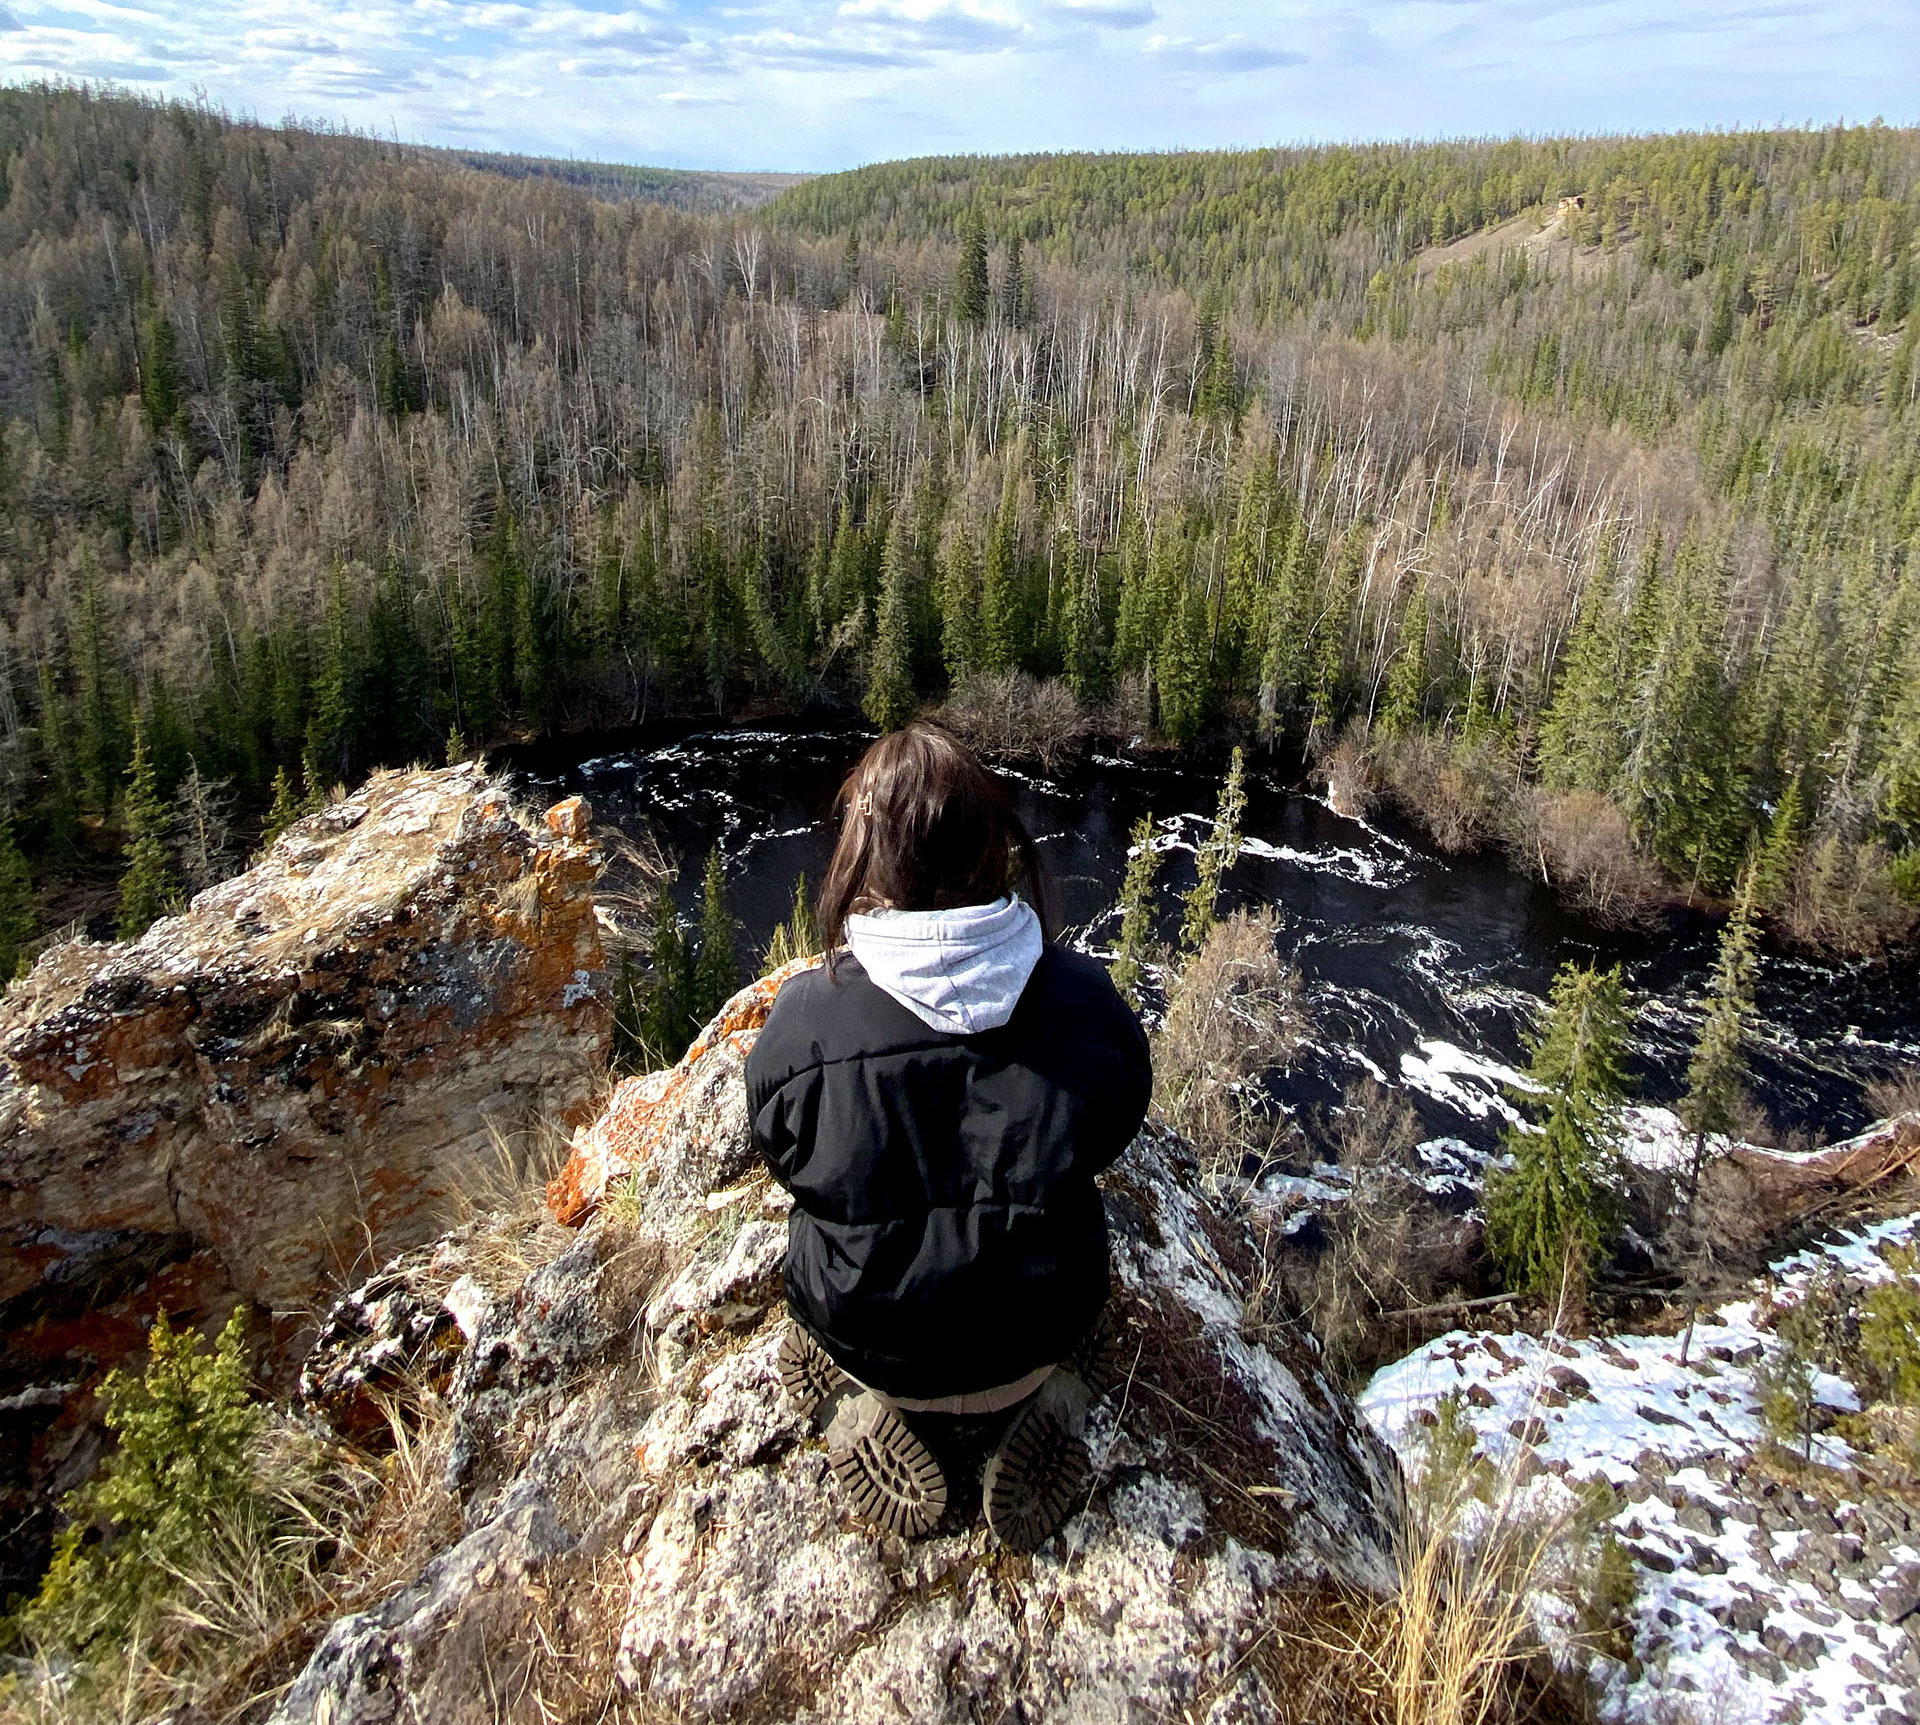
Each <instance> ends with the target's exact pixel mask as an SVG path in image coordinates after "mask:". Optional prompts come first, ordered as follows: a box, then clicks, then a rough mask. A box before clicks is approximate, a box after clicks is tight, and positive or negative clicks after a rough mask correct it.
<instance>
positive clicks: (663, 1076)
mask: <svg viewBox="0 0 1920 1725" xmlns="http://www.w3.org/2000/svg"><path fill="white" fill-rule="evenodd" d="M819 962H820V960H819V959H818V958H802V959H796V960H795V961H794V962H793V963H791V964H788V965H783V966H782V967H781V968H780V969H779V970H776V971H774V972H773V973H772V974H771V975H770V976H763V977H761V978H760V979H759V980H758V981H757V982H751V983H749V984H748V985H747V986H746V987H745V988H743V989H741V990H740V992H739V993H738V994H736V995H734V996H733V998H732V999H730V1000H729V1001H728V1002H727V1004H726V1005H725V1006H723V1007H721V1009H720V1010H719V1012H718V1013H717V1014H716V1015H715V1016H714V1019H713V1022H712V1023H710V1024H709V1025H708V1026H707V1027H706V1029H704V1030H703V1031H701V1033H700V1035H699V1036H698V1037H697V1038H696V1039H695V1041H694V1043H693V1046H692V1047H691V1048H689V1049H688V1050H687V1052H686V1053H685V1054H684V1055H682V1056H681V1058H680V1060H679V1062H678V1064H676V1065H674V1066H670V1067H668V1068H666V1069H665V1070H664V1071H661V1072H648V1073H645V1074H643V1075H641V1076H639V1077H636V1078H628V1079H624V1080H622V1081H621V1083H620V1084H619V1085H618V1086H616V1087H615V1089H614V1092H613V1095H612V1096H611V1097H610V1098H609V1099H608V1101H607V1106H606V1108H605V1110H604V1111H603V1112H602V1113H601V1115H600V1118H599V1119H597V1120H596V1121H594V1122H593V1124H592V1125H590V1126H587V1127H583V1128H582V1129H581V1130H580V1131H579V1132H577V1133H575V1134H574V1141H573V1154H572V1155H571V1156H569V1157H568V1158H567V1164H566V1166H565V1167H564V1168H562V1169H561V1170H560V1172H559V1173H558V1174H557V1175H556V1176H555V1177H554V1178H553V1180H552V1181H551V1182H549V1184H548V1186H547V1208H548V1209H550V1210H551V1211H552V1212H553V1215H554V1219H555V1220H556V1221H558V1222H560V1223H562V1224H563V1225H565V1226H566V1227H569V1228H577V1227H578V1226H579V1225H580V1224H581V1223H582V1222H584V1221H586V1219H587V1218H588V1217H589V1216H591V1215H592V1214H593V1212H594V1210H595V1208H596V1207H597V1206H598V1205H599V1203H600V1201H601V1199H603V1198H604V1197H605V1196H606V1194H607V1188H608V1187H609V1186H611V1185H612V1184H613V1182H614V1181H616V1180H621V1179H625V1178H626V1177H627V1176H629V1175H631V1174H634V1173H636V1172H644V1171H645V1169H646V1168H647V1165H648V1163H649V1162H650V1161H651V1160H652V1158H653V1155H654V1151H655V1148H656V1146H657V1145H658V1143H659V1142H660V1140H661V1135H662V1134H663V1133H666V1132H672V1133H674V1134H676V1135H677V1136H678V1137H684V1136H685V1135H686V1134H687V1133H688V1132H689V1131H690V1130H700V1129H702V1122H705V1123H706V1125H707V1126H709V1127H711V1126H713V1125H715V1124H717V1123H719V1122H721V1121H723V1120H725V1119H726V1118H727V1117H729V1116H730V1115H731V1114H732V1113H733V1112H734V1111H735V1109H734V1108H733V1107H730V1106H728V1103H729V1100H731V1101H732V1102H734V1103H737V1106H738V1107H739V1108H744V1107H745V1105H746V1097H745V1093H744V1089H743V1083H744V1080H743V1079H742V1078H741V1077H740V1069H742V1068H744V1066H745V1063H746V1058H747V1050H748V1049H750V1048H751V1047H752V1046H753V1044H754V1041H755V1039H756V1038H757V1037H758V1036H759V1034H760V1027H761V1026H762V1025H763V1024H765V1023H766V1021H767V1014H768V1013H769V1012H771V1011H772V1010H773V998H774V996H775V995H777V994H778V993H779V992H780V987H781V984H782V983H784V982H785V981H786V980H787V978H788V977H790V976H796V975H798V974H799V973H800V972H801V971H803V970H810V969H811V968H812V967H813V966H814V965H816V964H818V963H819ZM723 1049H724V1050H725V1051H726V1053H727V1054H728V1055H729V1056H731V1058H730V1059H728V1060H726V1061H724V1062H721V1063H715V1062H711V1061H707V1060H706V1059H705V1058H704V1057H705V1056H706V1055H707V1054H708V1053H710V1052H713V1051H716V1050H723ZM716 1064H717V1065H718V1069H719V1071H721V1072H724V1073H725V1074H727V1075H728V1077H730V1078H732V1079H735V1080H738V1081H737V1082H734V1083H733V1084H732V1088H733V1090H735V1091H738V1092H740V1094H739V1095H738V1096H737V1097H733V1098H731V1099H730V1098H729V1097H728V1096H726V1095H725V1094H716V1095H715V1097H714V1098H713V1100H714V1102H715V1104H716V1106H717V1112H716V1111H715V1110H708V1111H707V1112H706V1113H705V1114H702V1113H701V1111H699V1110H697V1109H690V1108H689V1107H688V1106H687V1102H688V1094H687V1093H688V1089H689V1087H690V1086H691V1085H692V1084H693V1083H694V1082H695V1081H696V1072H697V1073H698V1081H699V1082H700V1083H702V1084H703V1085H714V1086H715V1088H716V1091H720V1090H723V1089H724V1085H725V1082H726V1081H725V1080H724V1079H723V1080H722V1081H721V1082H720V1084H717V1085H716V1084H715V1079H716V1076H717V1074H716Z"/></svg>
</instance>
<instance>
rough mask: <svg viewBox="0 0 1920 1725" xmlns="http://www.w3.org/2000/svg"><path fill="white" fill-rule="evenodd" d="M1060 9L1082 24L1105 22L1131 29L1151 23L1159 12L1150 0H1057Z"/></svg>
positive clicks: (1117, 27) (1120, 27)
mask: <svg viewBox="0 0 1920 1725" xmlns="http://www.w3.org/2000/svg"><path fill="white" fill-rule="evenodd" d="M1059 7H1060V10H1061V11H1062V12H1063V13H1064V14H1065V15H1066V16H1067V17H1069V18H1072V19H1074V20H1076V21H1077V22H1079V23H1082V24H1105V25H1108V26H1110V27H1112V28H1115V29H1122V30H1132V29H1137V28H1138V27H1140V26H1141V25H1143V24H1151V23H1152V22H1153V21H1154V20H1155V19H1156V18H1158V17H1159V16H1160V14H1159V13H1158V12H1157V11H1155V10H1154V7H1153V3H1152V0H1059Z"/></svg>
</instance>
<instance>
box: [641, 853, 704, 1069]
mask: <svg viewBox="0 0 1920 1725" xmlns="http://www.w3.org/2000/svg"><path fill="white" fill-rule="evenodd" d="M649 909H650V914H651V916H652V919H653V947H652V959H653V980H652V982H651V983H650V984H649V985H648V987H647V989H646V991H645V998H644V1004H643V1006H642V1007H641V1010H640V1012H639V1022H638V1031H637V1039H638V1042H639V1045H640V1054H641V1058H642V1059H643V1060H644V1061H645V1063H646V1064H647V1065H648V1066H649V1067H656V1068H657V1067H661V1066H671V1065H672V1064H673V1063H674V1062H675V1061H676V1060H678V1059H679V1058H680V1056H681V1055H683V1054H684V1053H686V1051H687V1044H688V1043H689V1042H691V1041H692V1040H693V1032H694V1029H695V1025H694V1012H693V1004H694V978H693V949H692V947H691V945H690V944H689V943H688V941H687V937H686V934H685V931H684V930H682V928H681V927H680V913H679V911H678V910H677V909H676V908H675V907H674V902H673V884H672V882H671V881H669V880H664V879H663V880H661V881H658V882H657V883H656V884H655V886H654V889H653V894H652V904H651V906H650V907H649Z"/></svg>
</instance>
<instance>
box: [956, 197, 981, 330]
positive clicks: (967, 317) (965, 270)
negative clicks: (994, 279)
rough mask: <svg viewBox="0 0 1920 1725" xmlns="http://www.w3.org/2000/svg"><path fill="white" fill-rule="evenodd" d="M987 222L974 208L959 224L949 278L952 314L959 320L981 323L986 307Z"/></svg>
mask: <svg viewBox="0 0 1920 1725" xmlns="http://www.w3.org/2000/svg"><path fill="white" fill-rule="evenodd" d="M988 303H989V301H988V285H987V224H986V222H985V220H984V219H983V218H982V217H981V214H980V212H979V211H978V210H970V211H968V213H967V215H966V218H965V219H964V221H963V222H962V223H961V226H960V263H959V266H958V268H957V269H956V270H955V271H954V277H953V315H954V316H955V317H956V318H958V319H959V320H960V322H962V323H985V322H986V321H987V306H988Z"/></svg>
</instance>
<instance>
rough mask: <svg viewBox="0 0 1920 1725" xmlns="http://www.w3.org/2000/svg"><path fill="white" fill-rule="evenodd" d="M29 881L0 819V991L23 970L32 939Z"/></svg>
mask: <svg viewBox="0 0 1920 1725" xmlns="http://www.w3.org/2000/svg"><path fill="white" fill-rule="evenodd" d="M34 923H35V918H34V911H33V881H32V878H31V877H30V876H29V874H28V873H27V859H26V858H25V857H23V856H22V855H21V854H20V847H19V845H18V844H16V843H15V842H14V837H13V822H12V821H10V820H7V819H6V818H4V817H0V988H4V987H5V986H6V985H7V984H8V983H10V982H11V981H13V979H14V978H15V977H16V976H19V975H20V974H21V973H22V972H23V971H25V969H26V968H27V954H26V948H27V944H28V942H30V941H31V940H32V939H33V931H34Z"/></svg>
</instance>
